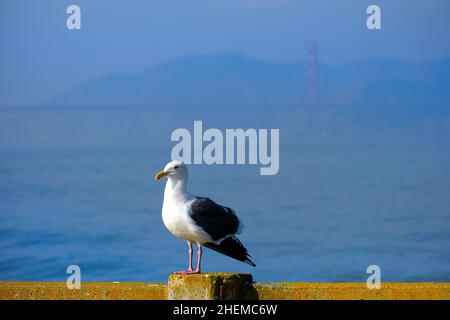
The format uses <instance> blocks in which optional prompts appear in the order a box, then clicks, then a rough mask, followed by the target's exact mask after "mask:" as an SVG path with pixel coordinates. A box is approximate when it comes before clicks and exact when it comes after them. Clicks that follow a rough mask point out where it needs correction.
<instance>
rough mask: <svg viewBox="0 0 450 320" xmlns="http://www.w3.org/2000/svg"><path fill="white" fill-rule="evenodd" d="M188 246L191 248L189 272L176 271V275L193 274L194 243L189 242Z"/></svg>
mask: <svg viewBox="0 0 450 320" xmlns="http://www.w3.org/2000/svg"><path fill="white" fill-rule="evenodd" d="M188 246H189V269H188V270H184V271H175V272H174V273H175V274H190V273H192V272H193V268H192V255H193V251H192V242H190V241H188Z"/></svg>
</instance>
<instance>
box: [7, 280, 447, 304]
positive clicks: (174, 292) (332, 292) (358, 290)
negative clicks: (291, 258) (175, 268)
mask: <svg viewBox="0 0 450 320" xmlns="http://www.w3.org/2000/svg"><path fill="white" fill-rule="evenodd" d="M0 299H1V300H165V299H208V300H219V299H226V300H232V299H243V300H258V299H259V300H419V299H420V300H429V299H433V300H450V283H429V282H416V283H382V285H381V289H378V290H377V289H373V290H369V289H368V288H367V286H366V284H365V283H320V282H318V283H317V282H309V283H303V282H279V283H252V277H251V275H249V274H236V273H205V274H201V275H186V276H180V275H171V276H170V277H169V281H168V284H167V285H166V284H164V283H142V282H127V283H108V282H83V283H82V285H81V289H80V290H69V289H67V287H66V283H65V282H0Z"/></svg>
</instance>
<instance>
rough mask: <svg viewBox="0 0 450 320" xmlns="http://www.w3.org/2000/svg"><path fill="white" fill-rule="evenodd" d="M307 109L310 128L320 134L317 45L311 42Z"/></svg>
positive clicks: (308, 53)
mask: <svg viewBox="0 0 450 320" xmlns="http://www.w3.org/2000/svg"><path fill="white" fill-rule="evenodd" d="M306 60H307V78H306V82H307V107H308V115H309V124H310V125H309V127H310V130H311V133H312V134H313V135H317V134H319V133H320V112H319V102H318V99H317V43H316V42H315V41H309V42H308V44H307V58H306Z"/></svg>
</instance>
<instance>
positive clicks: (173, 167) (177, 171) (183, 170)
mask: <svg viewBox="0 0 450 320" xmlns="http://www.w3.org/2000/svg"><path fill="white" fill-rule="evenodd" d="M163 177H167V178H169V179H172V180H186V179H187V177H188V171H187V167H186V165H185V164H184V163H183V162H182V161H171V162H169V163H168V164H166V166H165V167H164V170H163V171H160V172H158V173H157V174H156V175H155V180H159V179H161V178H163Z"/></svg>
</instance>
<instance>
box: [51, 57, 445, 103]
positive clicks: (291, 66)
mask: <svg viewBox="0 0 450 320" xmlns="http://www.w3.org/2000/svg"><path fill="white" fill-rule="evenodd" d="M306 70H307V63H306V61H299V62H296V63H271V62H266V61H260V60H255V59H250V58H247V57H244V56H240V55H235V54H220V55H206V56H191V57H185V58H180V59H176V60H172V61H169V62H167V63H163V64H160V65H157V66H154V67H151V68H148V69H146V70H144V71H142V72H140V73H136V74H113V75H109V76H105V77H102V78H99V79H96V80H94V81H90V82H88V83H86V84H84V85H82V86H79V87H77V88H75V89H72V90H69V91H67V92H64V93H62V94H61V95H58V96H57V97H54V98H53V99H51V100H50V101H48V103H46V105H47V106H49V105H57V106H79V107H117V106H127V107H128V106H144V107H150V108H159V107H161V106H191V107H200V108H201V107H208V108H210V107H213V106H218V107H220V106H227V107H242V106H256V107H264V106H278V107H282V108H284V107H304V106H305V105H306V101H307V99H306ZM317 71H318V81H317V82H318V95H319V101H320V104H321V105H322V106H324V107H337V106H343V107H349V106H359V107H389V108H391V107H407V106H416V107H417V106H422V107H426V108H431V107H433V106H440V105H443V104H444V105H448V103H449V102H450V90H448V89H449V87H450V58H448V59H444V60H440V61H434V62H424V63H418V64H414V63H409V62H403V61H397V60H369V61H362V62H355V63H348V64H344V65H339V66H335V67H332V66H326V65H321V64H319V66H318V70H317Z"/></svg>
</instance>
